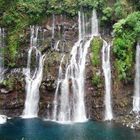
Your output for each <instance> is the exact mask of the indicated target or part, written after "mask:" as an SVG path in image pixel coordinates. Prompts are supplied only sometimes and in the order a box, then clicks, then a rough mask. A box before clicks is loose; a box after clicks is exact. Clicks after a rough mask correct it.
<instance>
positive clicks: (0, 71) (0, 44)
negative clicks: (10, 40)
mask: <svg viewBox="0 0 140 140" xmlns="http://www.w3.org/2000/svg"><path fill="white" fill-rule="evenodd" d="M4 47H5V31H4V28H0V83H2V82H3V79H4V60H3V58H4V56H3V48H4ZM6 122H7V116H5V115H0V124H4V123H6Z"/></svg>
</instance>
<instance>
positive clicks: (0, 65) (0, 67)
mask: <svg viewBox="0 0 140 140" xmlns="http://www.w3.org/2000/svg"><path fill="white" fill-rule="evenodd" d="M4 38H5V32H4V28H0V83H1V82H2V81H3V79H4V75H3V74H4V60H3V57H4V56H3V54H4V53H3V48H4V46H5V44H4Z"/></svg>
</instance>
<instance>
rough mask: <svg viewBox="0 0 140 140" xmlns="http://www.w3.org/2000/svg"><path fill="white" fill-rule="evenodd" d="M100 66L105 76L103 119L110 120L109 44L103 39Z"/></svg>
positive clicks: (111, 117) (111, 115) (111, 114)
mask: <svg viewBox="0 0 140 140" xmlns="http://www.w3.org/2000/svg"><path fill="white" fill-rule="evenodd" d="M102 68H103V73H104V77H105V100H104V103H105V120H112V119H113V113H112V106H111V65H110V44H108V43H107V42H106V41H105V40H103V48H102Z"/></svg>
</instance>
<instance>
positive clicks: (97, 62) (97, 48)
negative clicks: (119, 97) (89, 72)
mask: <svg viewBox="0 0 140 140" xmlns="http://www.w3.org/2000/svg"><path fill="white" fill-rule="evenodd" d="M102 45H103V42H102V39H101V38H100V37H94V39H93V40H92V42H91V49H92V56H91V61H92V65H93V77H92V83H93V85H95V86H98V85H99V84H100V83H101V74H100V72H99V71H100V67H101V58H100V56H101V48H102Z"/></svg>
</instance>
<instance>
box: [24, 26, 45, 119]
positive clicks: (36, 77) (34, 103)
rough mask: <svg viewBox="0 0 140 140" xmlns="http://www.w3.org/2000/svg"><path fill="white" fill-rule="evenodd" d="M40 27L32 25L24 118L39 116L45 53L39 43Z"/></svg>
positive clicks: (26, 71) (26, 72) (26, 74)
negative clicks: (33, 58)
mask: <svg viewBox="0 0 140 140" xmlns="http://www.w3.org/2000/svg"><path fill="white" fill-rule="evenodd" d="M38 34H39V27H34V26H32V27H31V37H30V49H29V51H28V61H27V68H26V70H25V72H24V73H25V81H26V87H25V89H26V100H25V108H24V110H23V115H22V117H23V118H33V117H37V116H38V102H39V87H40V85H41V81H42V76H43V65H44V59H45V55H42V54H41V52H40V51H39V47H40V46H39V43H38V39H39V38H38ZM33 51H35V55H36V57H35V59H36V61H35V63H36V64H35V69H34V71H33V72H32V71H31V66H32V64H31V59H32V53H33Z"/></svg>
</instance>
